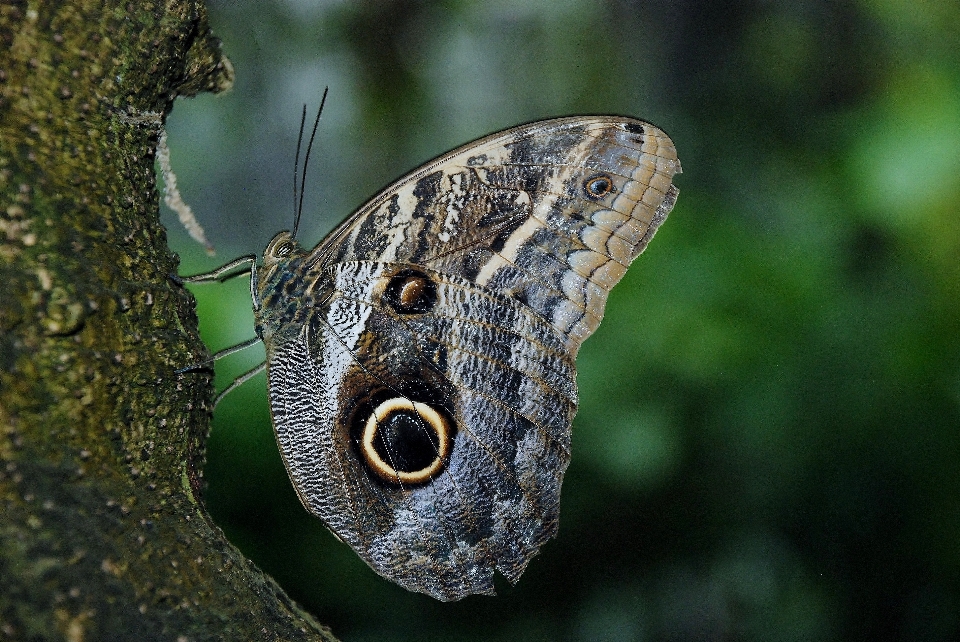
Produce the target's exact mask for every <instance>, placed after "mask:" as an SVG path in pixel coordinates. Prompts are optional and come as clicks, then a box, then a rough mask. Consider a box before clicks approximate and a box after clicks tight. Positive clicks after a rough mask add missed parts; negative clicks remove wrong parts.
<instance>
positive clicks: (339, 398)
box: [184, 114, 681, 601]
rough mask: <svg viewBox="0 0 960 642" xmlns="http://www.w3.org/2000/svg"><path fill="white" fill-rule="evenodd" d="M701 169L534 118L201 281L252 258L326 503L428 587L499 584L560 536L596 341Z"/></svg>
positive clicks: (307, 487) (329, 511) (288, 418)
mask: <svg viewBox="0 0 960 642" xmlns="http://www.w3.org/2000/svg"><path fill="white" fill-rule="evenodd" d="M318 118H319V114H318ZM314 131H316V124H314ZM301 133H302V127H301ZM298 157H299V150H298ZM307 157H309V148H308V152H307ZM680 171H681V169H680V163H679V161H678V159H677V155H676V150H675V148H674V145H673V142H672V141H671V140H670V138H669V137H668V136H667V135H666V134H665V133H664V132H662V131H661V130H660V129H658V128H657V127H655V126H654V125H652V124H650V123H648V122H645V121H642V120H636V119H632V118H624V117H613V116H576V117H568V118H557V119H552V120H543V121H538V122H533V123H529V124H526V125H520V126H518V127H513V128H511V129H507V130H505V131H502V132H499V133H495V134H491V135H489V136H486V137H484V138H481V139H479V140H476V141H474V142H472V143H469V144H467V145H464V146H462V147H459V148H457V149H455V150H453V151H451V152H448V153H446V154H443V155H442V156H440V157H438V158H436V159H435V160H432V161H430V162H428V163H426V164H425V165H423V166H422V167H420V168H418V169H416V170H414V171H413V172H411V173H409V174H407V175H406V176H404V177H402V178H400V179H399V180H397V181H396V182H395V183H393V184H392V185H390V186H388V187H387V188H386V189H384V190H382V191H381V192H380V193H379V194H377V195H376V196H374V197H373V198H372V199H371V200H370V201H369V202H367V203H366V204H365V205H363V206H362V207H361V208H360V209H358V210H357V211H356V212H355V213H354V214H352V215H351V216H349V217H348V218H347V219H346V220H345V221H343V222H342V223H341V224H340V225H339V226H338V227H336V228H335V229H334V230H333V231H332V232H331V233H330V234H329V235H327V237H326V238H325V239H323V240H322V241H321V242H320V244H319V245H317V246H316V247H315V248H313V249H312V250H311V249H306V248H304V247H302V246H301V245H300V244H299V243H298V242H297V240H296V239H295V235H294V234H292V233H290V232H281V233H279V234H277V235H276V236H275V237H274V238H273V240H272V241H270V243H269V245H268V246H267V248H266V250H265V251H264V253H263V256H262V257H261V259H260V261H259V264H258V263H257V261H256V257H245V258H243V259H240V260H238V261H236V262H234V263H232V264H230V265H228V266H225V267H224V268H222V269H221V270H218V271H216V272H213V273H210V274H208V275H200V276H199V277H193V278H192V279H189V278H188V279H184V280H186V281H204V280H213V279H219V278H222V275H223V274H224V273H225V272H224V271H225V270H229V269H233V268H236V267H237V266H238V265H241V264H245V265H250V266H251V270H250V277H251V295H252V299H253V307H254V316H255V321H256V334H257V338H256V339H254V340H253V341H257V340H261V341H263V343H264V345H265V348H266V362H265V366H266V370H267V378H268V386H269V398H270V408H271V414H272V417H273V426H274V429H275V433H276V438H277V443H278V444H279V447H280V452H281V454H282V457H283V461H284V464H285V465H286V468H287V472H288V473H289V476H290V480H291V482H292V483H293V486H294V488H295V489H296V492H297V494H298V496H299V497H300V501H301V502H302V503H303V505H304V507H305V508H306V509H307V510H308V511H309V512H310V513H312V514H313V515H315V516H317V517H319V518H320V519H321V520H322V521H323V522H324V524H325V525H326V526H327V527H328V528H329V529H330V530H331V531H332V532H333V533H334V534H335V535H336V536H337V537H338V538H339V539H340V540H342V541H344V542H346V543H347V544H348V545H349V546H351V547H352V548H353V549H354V551H356V552H357V554H358V555H359V556H360V557H361V558H362V559H363V560H364V561H365V562H366V563H367V564H369V565H370V566H371V567H372V568H373V569H374V570H375V571H376V572H377V573H379V574H380V575H382V576H384V577H385V578H387V579H390V580H392V581H394V582H396V583H398V584H400V585H401V586H403V587H405V588H407V589H409V590H411V591H419V592H422V593H426V594H428V595H431V596H433V597H434V598H437V599H439V600H443V601H450V600H458V599H461V598H463V597H465V596H467V595H471V594H493V592H494V586H493V576H494V572H495V571H497V572H499V573H501V574H502V575H503V576H505V577H506V578H507V579H508V580H509V581H510V582H511V583H516V582H517V581H518V579H519V578H520V575H521V573H523V571H524V569H525V568H526V566H527V564H528V563H529V562H530V560H531V559H532V558H533V557H534V556H535V555H536V554H537V553H538V551H539V549H540V547H541V545H543V544H544V542H546V541H547V540H549V539H550V538H551V537H553V536H554V535H555V534H556V532H557V525H558V516H559V500H560V485H561V482H562V479H563V474H564V471H565V470H566V468H567V464H568V462H569V461H570V433H571V421H572V420H573V417H574V414H575V413H576V409H577V386H576V369H575V363H574V362H575V358H576V355H577V352H578V350H579V348H580V345H581V343H582V342H583V340H584V339H586V338H587V337H588V336H590V334H591V333H593V331H594V330H596V328H597V326H598V324H599V323H600V320H601V318H602V316H603V311H604V306H605V303H606V300H607V294H608V292H609V291H610V289H611V288H612V287H613V286H614V285H615V284H616V283H617V282H618V281H619V280H620V278H621V277H622V276H623V275H624V273H625V272H626V270H627V267H628V266H629V265H630V263H631V262H632V261H633V260H634V259H635V258H636V257H637V256H638V255H639V254H640V253H641V252H643V250H644V249H645V248H646V246H647V244H648V243H649V242H650V240H651V239H652V238H653V235H654V233H655V232H656V231H657V228H658V227H659V226H660V224H661V223H663V221H664V220H665V218H666V217H667V214H668V213H669V212H670V210H671V209H672V207H673V205H674V202H675V201H676V198H677V189H676V187H674V185H673V183H672V178H673V176H674V175H675V174H677V173H679V172H680ZM294 174H295V175H296V170H295V172H294ZM294 185H296V183H294ZM295 190H296V188H295ZM301 199H302V190H301ZM301 203H302V200H301ZM301 209H302V205H301ZM244 262H245V263H244ZM248 374H250V375H252V374H255V372H251V373H248Z"/></svg>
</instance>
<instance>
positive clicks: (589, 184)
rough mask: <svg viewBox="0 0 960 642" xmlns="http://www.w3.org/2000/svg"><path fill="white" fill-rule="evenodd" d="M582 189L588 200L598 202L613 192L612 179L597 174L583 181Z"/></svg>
mask: <svg viewBox="0 0 960 642" xmlns="http://www.w3.org/2000/svg"><path fill="white" fill-rule="evenodd" d="M583 189H584V191H585V192H586V195H587V197H588V198H590V199H592V200H599V199H601V198H603V197H604V196H606V195H607V194H609V193H610V192H612V191H613V179H612V178H610V177H609V176H607V175H606V174H597V175H595V176H591V177H590V178H588V179H587V180H585V181H583Z"/></svg>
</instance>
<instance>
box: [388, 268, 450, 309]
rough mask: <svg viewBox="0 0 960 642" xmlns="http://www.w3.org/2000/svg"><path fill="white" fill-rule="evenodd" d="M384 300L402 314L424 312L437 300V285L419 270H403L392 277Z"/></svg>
mask: <svg viewBox="0 0 960 642" xmlns="http://www.w3.org/2000/svg"><path fill="white" fill-rule="evenodd" d="M384 302H385V303H386V304H387V305H388V306H390V307H391V308H393V309H394V310H395V311H397V312H399V313H400V314H423V313H424V312H429V311H430V310H431V309H432V308H433V306H434V305H435V304H436V302H437V285H436V283H435V282H434V281H433V279H431V278H430V277H429V276H427V275H426V274H424V273H423V272H419V271H417V270H403V271H402V272H399V273H398V274H396V275H395V276H393V277H391V279H390V282H389V283H388V284H387V289H386V291H385V292H384Z"/></svg>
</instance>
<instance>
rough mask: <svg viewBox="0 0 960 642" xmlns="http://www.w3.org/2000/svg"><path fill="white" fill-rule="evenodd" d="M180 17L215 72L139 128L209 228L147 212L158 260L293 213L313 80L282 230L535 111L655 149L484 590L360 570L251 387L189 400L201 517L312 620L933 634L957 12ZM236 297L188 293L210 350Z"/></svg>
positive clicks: (939, 583) (959, 192) (323, 219)
mask: <svg viewBox="0 0 960 642" xmlns="http://www.w3.org/2000/svg"><path fill="white" fill-rule="evenodd" d="M208 6H209V8H210V19H211V23H212V25H213V28H214V30H215V32H216V33H217V34H218V35H219V36H220V37H221V38H222V39H223V46H224V49H225V51H226V53H227V55H228V56H229V57H230V59H231V60H232V61H233V64H234V66H235V68H236V78H237V80H236V86H235V88H234V90H233V91H232V92H231V93H228V94H226V95H223V96H217V97H212V96H204V97H200V98H197V99H194V100H179V101H178V102H177V105H176V107H175V109H174V111H173V113H172V115H171V117H170V120H169V123H168V131H169V135H170V146H171V150H172V155H173V157H172V161H173V166H174V168H175V170H176V171H177V173H178V176H179V183H180V187H181V189H182V191H183V194H184V197H185V198H186V200H187V202H189V203H190V204H191V205H192V206H193V207H194V209H195V210H196V212H197V215H198V217H199V218H200V220H201V222H202V223H203V224H205V226H206V228H207V232H208V235H209V237H210V238H211V240H212V241H213V242H214V243H215V244H216V245H217V247H218V250H219V255H218V257H216V258H209V257H206V256H205V255H204V254H203V252H202V250H201V248H199V246H197V245H196V244H194V243H193V242H191V241H190V240H189V239H187V238H186V235H185V233H184V232H183V231H182V229H181V228H180V227H179V226H178V225H177V224H176V221H175V218H174V216H173V215H172V214H170V213H169V212H166V213H165V217H166V218H165V222H166V224H167V225H168V228H169V230H170V240H171V244H172V245H173V247H174V248H175V249H176V250H177V251H178V252H179V253H180V254H181V256H182V257H183V266H182V273H184V274H187V273H191V272H197V271H202V270H206V269H210V268H212V267H214V266H216V265H218V264H220V263H222V262H224V261H226V260H227V259H230V258H233V257H234V256H237V255H239V254H248V253H253V252H257V253H259V252H261V251H262V250H263V247H264V246H265V245H266V243H267V241H268V240H269V239H270V238H271V237H272V236H273V234H274V233H275V232H277V231H279V230H281V229H288V228H289V227H290V221H291V219H292V209H293V208H292V196H291V189H292V188H291V174H292V165H293V153H294V149H295V147H296V135H297V126H298V121H299V116H300V108H301V105H302V104H303V103H304V102H306V103H308V104H309V105H310V109H315V107H316V105H317V104H318V102H319V99H320V95H321V93H322V90H323V87H324V86H325V85H329V87H330V97H329V99H328V102H327V109H326V111H325V112H324V118H323V120H322V124H321V129H320V134H319V139H318V144H319V148H318V149H317V150H315V153H314V157H313V164H312V167H311V170H310V173H309V184H308V189H307V195H306V208H305V212H306V213H305V220H304V223H303V225H302V227H301V234H300V237H301V240H302V241H303V242H304V244H306V245H309V246H312V245H313V244H315V243H316V242H317V241H319V240H320V239H321V238H322V236H323V234H324V233H325V232H326V231H328V230H329V229H330V228H331V227H332V226H333V225H334V224H335V223H337V222H338V221H339V220H340V219H342V218H343V217H344V216H346V215H347V214H349V213H350V212H351V211H352V210H353V209H355V208H356V207H358V206H359V205H360V204H361V203H362V202H363V201H364V200H365V199H366V198H368V197H369V196H371V195H372V194H373V193H375V192H376V191H377V190H378V189H380V188H381V187H382V186H384V185H385V184H387V183H388V182H390V181H391V180H392V179H394V178H396V177H397V176H399V175H400V174H402V173H404V172H406V171H407V170H410V169H412V168H413V167H415V166H416V165H418V164H420V163H421V162H423V161H426V160H428V159H429V158H431V157H433V156H434V155H436V154H439V153H441V152H443V151H445V150H447V149H449V148H452V147H454V146H456V145H459V144H461V143H463V142H466V141H468V140H471V139H473V138H475V137H478V136H481V135H483V134H486V133H488V132H490V131H493V130H497V129H501V128H505V127H509V126H512V125H515V124H518V123H521V122H525V121H530V120H534V119H538V118H544V117H548V116H555V115H567V114H575V113H615V114H626V115H633V116H638V117H641V118H645V119H647V120H650V121H652V122H654V123H656V124H658V125H659V126H660V127H662V128H663V129H665V130H666V131H667V132H668V133H669V134H671V136H672V137H673V139H674V141H675V143H676V146H677V149H678V151H679V155H680V158H681V160H682V162H683V168H684V173H683V174H682V175H681V176H679V177H677V179H676V183H677V185H678V186H679V188H680V199H679V201H678V204H677V207H676V209H675V210H674V211H673V213H672V214H671V216H670V218H669V220H668V221H667V223H666V224H665V225H664V227H663V228H662V229H661V231H660V233H659V234H658V235H657V238H656V239H655V241H654V242H653V243H652V244H651V246H650V248H649V250H648V251H647V252H646V253H645V254H644V255H643V256H642V257H641V258H640V259H639V260H638V261H637V263H636V264H635V265H634V267H633V268H632V269H631V270H630V272H628V274H627V276H626V278H625V279H624V281H623V282H622V283H621V285H619V286H618V287H617V288H616V289H615V290H614V291H613V294H612V296H611V298H610V302H609V306H608V308H607V316H606V319H605V321H604V323H603V325H602V326H601V327H600V330H599V331H598V332H597V334H596V335H595V336H594V337H593V338H591V339H590V340H589V341H587V343H586V344H585V346H584V349H583V351H582V352H581V356H580V358H579V362H578V365H579V383H580V387H581V408H580V413H579V415H578V416H577V418H576V421H575V423H574V433H573V461H572V464H571V465H570V469H569V472H568V474H567V478H566V483H565V484H564V492H563V502H562V510H561V522H560V533H559V536H558V537H557V538H556V540H554V541H551V542H550V543H548V544H547V545H546V546H545V547H544V548H543V550H542V553H541V555H540V556H539V557H538V558H536V559H535V560H534V561H533V562H532V563H531V565H530V567H529V570H528V571H527V572H526V574H525V575H524V577H523V578H522V579H521V581H520V583H519V584H518V585H517V586H516V587H510V586H509V585H508V584H506V583H505V582H502V583H501V584H500V585H499V589H498V590H499V592H500V596H499V597H496V598H488V597H474V598H468V599H466V600H464V601H462V602H460V603H456V604H441V603H438V602H435V601H433V600H432V599H431V598H428V597H425V596H421V595H416V594H410V593H407V592H405V591H403V590H402V589H400V588H398V587H396V586H394V585H393V584H391V583H389V582H387V581H385V580H382V579H380V578H379V577H378V576H377V575H375V574H374V573H373V572H372V571H370V570H369V569H368V568H367V567H366V566H365V565H364V564H363V563H362V562H361V561H360V560H359V558H357V557H356V556H355V555H354V554H353V553H352V552H351V551H350V550H349V549H348V548H347V547H346V546H345V545H342V544H340V543H339V542H337V541H336V540H335V539H334V538H333V537H332V536H331V535H330V534H329V533H327V532H326V530H325V529H324V528H323V526H322V525H321V524H320V523H319V522H318V521H317V520H315V519H314V518H312V517H310V516H309V515H308V514H307V513H306V512H305V511H304V510H303V509H302V508H301V507H300V505H299V502H298V500H297V499H296V496H295V495H294V493H293V491H292V489H291V487H290V484H289V482H288V480H287V477H286V474H285V472H284V469H283V466H282V464H281V461H280V458H279V455H278V453H277V449H276V445H275V443H274V440H273V434H272V429H271V427H270V419H269V414H268V409H267V402H266V393H265V379H264V378H263V377H262V376H261V377H258V378H257V379H255V380H254V381H252V382H251V383H249V384H247V385H246V386H244V387H243V388H242V389H241V390H239V391H237V392H235V393H233V394H232V395H231V396H230V397H228V398H227V400H226V401H224V402H223V403H222V404H221V405H220V406H219V407H218V409H217V412H216V416H215V420H214V429H213V433H212V435H211V438H210V451H209V462H208V466H207V478H208V481H209V489H208V493H207V498H208V501H209V504H210V509H211V511H212V512H213V514H214V516H215V518H216V519H217V521H218V523H219V524H220V525H221V526H222V527H223V529H224V530H225V531H226V533H227V535H228V536H229V537H230V539H231V540H232V541H233V542H235V543H236V544H237V545H238V546H240V548H242V549H243V550H244V551H245V552H246V553H247V554H248V555H249V556H250V557H251V558H253V559H254V560H255V561H256V563H257V564H258V565H259V566H261V567H262V568H264V569H265V570H266V571H268V572H269V573H270V574H272V575H273V576H274V577H275V578H276V579H277V580H278V581H279V582H280V584H281V585H283V587H284V588H285V589H286V590H287V591H288V592H289V593H290V594H291V595H292V596H293V597H294V598H295V599H296V600H298V601H299V602H300V603H302V604H303V605H304V606H305V607H306V608H307V609H309V610H310V611H311V612H313V613H314V614H316V616H317V617H318V618H319V619H320V620H321V621H322V622H324V623H327V624H329V625H331V626H332V627H333V630H334V632H335V633H336V634H337V635H339V636H341V637H342V638H344V639H346V640H379V639H390V640H427V639H430V640H474V639H475V640H517V639H522V640H541V639H542V640H764V641H766V640H955V639H958V638H960V461H958V460H960V217H958V212H960V5H958V4H957V3H954V2H935V1H929V2H923V1H921V2H916V1H910V2H908V1H907V0H863V1H861V2H835V1H827V0H806V1H802V0H801V1H793V2H784V1H780V2H777V1H759V0H757V1H753V2H677V1H667V0H657V1H654V2H629V1H626V0H623V1H614V0H606V1H604V0H593V1H585V2H573V1H571V0H530V1H525V2H524V1H520V0H487V1H484V2H464V1H459V2H458V1H454V0H449V1H446V2H440V1H434V2H413V1H405V2H373V1H369V2H347V1H329V2H307V1H305V0H299V1H297V0H283V1H281V0H277V1H274V2H265V1H263V0H260V1H257V2H253V1H246V2H239V1H231V2H227V1H225V0H221V1H212V0H211V1H210V2H208ZM247 288H248V285H247V283H246V281H245V280H244V279H238V280H236V281H235V282H231V283H228V284H225V285H222V286H218V285H207V286H202V287H196V288H194V291H195V292H196V294H197V297H198V299H199V315H200V319H201V329H202V331H203V334H204V337H205V339H206V341H207V342H208V345H210V347H211V348H212V349H218V348H222V347H224V346H226V345H230V344H232V343H235V342H238V341H240V340H242V339H245V338H248V337H250V336H252V315H251V312H250V301H249V296H248V289H247ZM250 352H252V353H254V354H244V355H242V356H239V357H231V358H230V359H228V360H225V362H224V363H221V364H218V366H217V374H218V385H219V386H220V387H223V386H224V385H226V383H227V382H228V381H229V380H230V379H231V378H232V377H233V376H235V375H236V374H237V373H239V372H241V371H243V370H245V369H246V368H247V367H249V366H250V365H252V364H253V363H255V362H256V361H257V359H259V358H260V355H262V351H261V353H260V355H258V354H255V353H256V350H251V351H250Z"/></svg>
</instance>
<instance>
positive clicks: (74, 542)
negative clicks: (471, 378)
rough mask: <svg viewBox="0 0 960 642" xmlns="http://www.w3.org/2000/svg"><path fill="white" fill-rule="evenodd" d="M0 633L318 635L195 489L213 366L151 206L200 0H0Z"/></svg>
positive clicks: (194, 47) (203, 42) (215, 76)
mask: <svg viewBox="0 0 960 642" xmlns="http://www.w3.org/2000/svg"><path fill="white" fill-rule="evenodd" d="M0 40H2V43H0V197H2V211H0V284H2V285H0V425H2V431H0V511H2V512H0V638H3V639H68V640H97V639H116V640H127V639H130V640H134V639H136V640H154V639H156V640H161V639H163V640H207V639H256V640H265V639H266V640H269V639H331V638H330V635H329V633H328V632H327V631H326V630H325V629H323V628H322V627H321V626H319V625H318V624H317V623H316V622H315V621H313V620H312V619H311V618H310V617H309V616H308V615H306V614H304V613H303V612H302V611H301V610H300V609H299V608H298V607H297V606H296V605H295V604H294V603H293V602H292V601H291V600H290V599H289V598H288V597H286V596H285V595H284V594H283V592H282V591H281V590H280V589H279V587H277V585H276V584H275V583H274V582H273V581H272V580H271V579H269V578H268V577H265V576H264V575H263V574H262V573H261V572H260V571H259V570H258V569H256V568H255V567H254V566H253V565H252V564H251V563H250V562H249V561H247V560H246V559H245V558H244V557H243V556H242V555H241V554H240V553H239V552H238V551H237V550H236V549H235V548H234V547H233V546H232V545H230V544H229V543H228V542H227V541H226V540H225V539H224V537H223V534H222V533H221V532H220V529H219V528H217V526H216V525H215V524H213V522H212V521H211V520H210V518H209V516H208V515H207V513H206V511H205V510H204V508H203V505H202V503H201V501H200V490H201V475H200V470H201V466H202V464H203V459H204V443H205V440H206V436H207V432H208V427H209V419H210V407H209V403H208V399H209V396H210V392H211V390H210V381H209V376H208V375H206V374H204V373H187V374H183V375H178V374H176V369H177V368H178V367H179V366H182V365H184V364H187V363H192V362H195V361H196V360H197V359H199V358H201V357H202V355H204V354H205V352H204V348H203V346H202V344H201V343H200V340H199V336H198V334H197V321H196V317H195V314H194V309H193V306H194V303H193V299H192V297H191V296H190V295H189V293H188V292H187V291H185V290H184V289H183V288H181V287H178V286H177V285H176V284H174V283H173V282H172V281H171V280H170V279H169V278H168V275H170V274H173V273H175V272H176V270H177V259H176V257H175V255H173V254H172V253H171V251H170V250H169V249H168V247H167V244H166V237H165V234H164V230H163V228H162V227H161V226H160V223H159V216H158V195H157V191H156V185H155V174H154V167H153V165H154V150H155V146H156V142H157V139H158V134H159V127H160V125H161V123H162V121H163V118H164V117H165V115H166V114H167V112H168V111H169V110H170V108H171V105H172V102H173V99H174V98H175V97H176V96H178V95H190V94H194V93H197V92H199V91H220V90H222V89H225V88H227V87H228V86H229V85H230V82H231V78H232V72H231V70H230V66H229V63H228V62H227V60H226V59H225V58H224V57H223V56H222V54H221V52H220V43H219V41H218V40H217V39H216V38H215V37H214V36H213V35H212V34H211V32H210V29H209V26H208V24H207V20H206V13H205V9H204V6H203V5H202V3H200V2H189V1H181V0H168V1H167V2H155V3H150V2H145V3H124V2H116V1H113V0H70V1H61V2H52V1H48V2H37V1H34V2H26V1H23V0H14V1H13V2H11V0H5V2H4V3H3V4H2V5H0Z"/></svg>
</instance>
